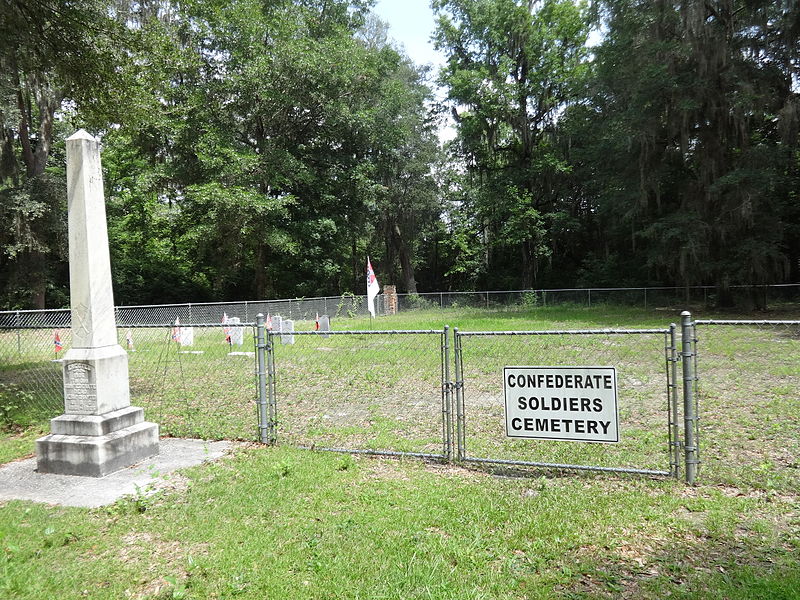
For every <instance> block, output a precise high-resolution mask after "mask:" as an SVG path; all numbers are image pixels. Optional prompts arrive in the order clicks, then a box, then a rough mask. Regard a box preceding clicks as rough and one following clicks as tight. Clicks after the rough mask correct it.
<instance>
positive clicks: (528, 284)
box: [520, 242, 535, 290]
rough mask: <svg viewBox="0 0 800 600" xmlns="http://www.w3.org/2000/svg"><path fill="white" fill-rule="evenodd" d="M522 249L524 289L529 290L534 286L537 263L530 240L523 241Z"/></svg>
mask: <svg viewBox="0 0 800 600" xmlns="http://www.w3.org/2000/svg"><path fill="white" fill-rule="evenodd" d="M520 251H521V253H522V281H521V283H522V289H524V290H527V289H530V288H532V287H533V274H534V271H535V264H534V259H533V257H532V256H531V250H530V244H529V243H528V242H522V245H521V246H520Z"/></svg>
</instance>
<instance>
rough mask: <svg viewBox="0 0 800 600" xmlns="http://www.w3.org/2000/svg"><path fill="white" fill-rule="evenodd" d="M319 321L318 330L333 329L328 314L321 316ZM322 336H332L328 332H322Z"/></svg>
mask: <svg viewBox="0 0 800 600" xmlns="http://www.w3.org/2000/svg"><path fill="white" fill-rule="evenodd" d="M318 323H319V329H318V330H317V331H320V332H326V331H330V330H331V320H330V318H329V317H328V315H322V316H321V317H320V318H319V321H318ZM322 337H324V338H329V337H331V336H330V334H328V333H322Z"/></svg>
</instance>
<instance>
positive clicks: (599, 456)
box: [455, 326, 679, 475]
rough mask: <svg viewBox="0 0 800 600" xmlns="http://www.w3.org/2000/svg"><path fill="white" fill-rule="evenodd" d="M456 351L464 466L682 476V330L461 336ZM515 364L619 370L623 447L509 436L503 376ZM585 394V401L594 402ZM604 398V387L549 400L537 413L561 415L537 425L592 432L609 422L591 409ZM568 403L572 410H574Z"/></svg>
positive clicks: (459, 436)
mask: <svg viewBox="0 0 800 600" xmlns="http://www.w3.org/2000/svg"><path fill="white" fill-rule="evenodd" d="M455 354H456V365H455V372H456V380H455V386H456V395H455V396H456V403H457V410H456V413H457V436H456V438H457V446H458V455H459V457H460V458H461V459H462V460H466V461H474V462H482V463H499V464H514V465H533V466H545V467H556V468H575V469H584V470H611V471H622V472H632V473H641V474H650V475H670V474H671V475H677V469H678V463H679V461H678V455H677V451H678V449H677V440H678V437H677V423H678V410H677V404H676V402H677V394H676V387H675V380H676V370H675V365H676V355H677V348H676V345H675V327H674V326H672V327H670V328H669V329H650V330H592V331H521V332H513V331H495V332H486V331H482V332H478V331H473V332H458V331H456V334H455ZM512 365H528V366H541V365H547V366H548V367H558V366H562V367H605V366H608V367H614V368H615V369H616V377H617V392H618V398H617V402H618V419H619V420H618V431H619V442H618V443H613V444H604V443H600V444H594V443H577V442H566V441H552V440H541V439H513V438H511V437H507V435H506V428H507V423H506V420H505V419H506V416H505V415H506V407H505V397H504V394H505V392H504V381H503V372H504V371H503V370H504V367H510V366H512ZM579 396H586V399H585V402H584V399H583V398H581V397H579ZM595 396H597V391H596V390H593V389H591V388H590V389H585V390H583V391H582V393H580V394H577V396H576V398H574V399H572V398H563V399H561V398H560V397H559V398H551V397H542V398H540V400H541V402H538V401H537V411H538V412H537V413H536V414H537V415H547V414H549V415H552V417H553V418H552V419H550V418H545V417H543V418H542V419H541V420H540V419H536V420H535V422H536V423H541V424H537V425H536V427H542V428H544V431H547V428H548V427H552V428H553V431H558V432H564V431H565V430H564V429H563V428H566V433H569V431H570V430H569V428H570V427H572V428H574V429H573V432H575V431H577V430H578V428H579V429H580V431H581V433H586V429H587V428H591V427H592V425H591V424H590V423H593V424H594V427H595V428H599V427H600V423H599V422H598V421H595V420H592V419H593V418H595V417H593V415H594V414H596V413H594V412H592V411H593V410H594V407H597V409H598V410H599V406H600V405H599V403H598V404H596V405H594V404H592V402H594V397H595ZM532 400H536V399H535V398H533V399H532ZM573 400H574V402H573ZM515 401H516V397H515ZM568 402H569V403H570V404H569V409H565V408H564V406H565V405H567V403H568ZM547 411H552V412H549V413H548V412H547ZM531 422H532V424H533V422H534V419H531ZM512 423H513V421H512ZM603 426H604V427H608V424H604V425H603ZM556 428H558V429H556ZM560 435H561V433H559V434H558V436H555V437H560ZM588 437H591V436H588Z"/></svg>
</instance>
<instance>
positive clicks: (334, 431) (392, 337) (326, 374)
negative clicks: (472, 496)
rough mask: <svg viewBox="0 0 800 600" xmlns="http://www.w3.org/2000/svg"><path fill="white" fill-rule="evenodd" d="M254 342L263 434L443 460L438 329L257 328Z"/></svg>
mask: <svg viewBox="0 0 800 600" xmlns="http://www.w3.org/2000/svg"><path fill="white" fill-rule="evenodd" d="M259 319H261V316H260V315H259ZM259 330H260V331H261V330H262V329H261V328H259ZM257 346H259V347H261V346H263V347H264V348H265V349H266V357H265V359H264V360H263V361H262V360H259V373H260V375H261V376H260V378H259V379H260V386H261V389H262V392H261V394H260V397H261V398H263V399H264V400H263V401H262V402H261V405H260V409H261V431H262V434H261V439H262V441H265V442H275V441H276V439H280V441H288V442H289V443H290V444H292V445H295V446H301V447H310V448H314V449H317V450H329V451H336V452H350V453H364V454H377V455H389V456H416V457H423V458H435V459H443V460H449V459H450V458H451V447H452V440H451V431H452V425H451V418H450V406H451V400H450V389H451V386H450V385H448V383H447V382H448V380H449V364H450V356H449V334H448V328H447V327H445V328H444V329H440V330H413V331H295V332H291V333H288V332H284V333H274V332H266V333H265V335H264V338H263V342H261V341H259V343H258V344H257Z"/></svg>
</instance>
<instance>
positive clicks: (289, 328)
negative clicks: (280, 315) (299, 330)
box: [281, 319, 294, 344]
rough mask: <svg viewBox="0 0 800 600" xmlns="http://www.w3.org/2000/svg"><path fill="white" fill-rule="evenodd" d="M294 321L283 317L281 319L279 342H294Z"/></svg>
mask: <svg viewBox="0 0 800 600" xmlns="http://www.w3.org/2000/svg"><path fill="white" fill-rule="evenodd" d="M293 333H294V321H292V320H291V319H283V320H282V321H281V344H294V336H293V335H292V334H293Z"/></svg>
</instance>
